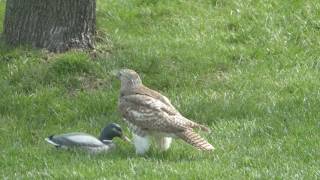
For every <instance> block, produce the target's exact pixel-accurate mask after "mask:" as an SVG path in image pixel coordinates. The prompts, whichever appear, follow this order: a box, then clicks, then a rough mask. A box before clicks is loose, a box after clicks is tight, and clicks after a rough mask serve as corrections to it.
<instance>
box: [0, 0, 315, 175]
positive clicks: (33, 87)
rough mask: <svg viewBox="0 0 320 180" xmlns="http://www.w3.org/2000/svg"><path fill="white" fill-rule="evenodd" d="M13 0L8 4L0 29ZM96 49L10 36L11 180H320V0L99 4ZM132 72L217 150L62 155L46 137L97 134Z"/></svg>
mask: <svg viewBox="0 0 320 180" xmlns="http://www.w3.org/2000/svg"><path fill="white" fill-rule="evenodd" d="M4 7H5V2H4V1H0V21H1V22H0V24H1V25H0V28H2V22H3V16H4ZM97 24H98V34H97V54H95V55H93V54H92V53H91V52H80V51H71V52H67V53H63V54H52V53H48V52H46V51H44V50H37V49H30V48H28V47H19V48H9V47H7V46H5V45H4V43H3V40H1V42H0V123H1V126H0V178H1V179H50V178H52V179H318V178H320V151H319V149H320V143H319V142H320V121H319V119H320V113H319V112H320V111H319V110H320V79H319V77H320V2H319V1H318V0H306V1H302V0H298V1H289V0H283V1H278V0H266V1H250V0H232V1H220V0H200V1H188V0H163V1H155V0H131V1H128V0H120V1H119V0H104V1H102V0H98V4H97ZM124 67H126V68H131V69H134V70H136V71H137V72H139V73H140V75H141V77H142V79H143V82H144V84H145V85H147V86H148V87H150V88H152V89H156V90H158V91H160V92H162V93H163V94H164V95H166V96H167V97H169V99H171V101H172V103H173V104H174V105H175V106H176V107H177V109H179V111H180V112H181V113H182V114H184V115H185V116H186V117H188V118H190V119H193V120H195V121H196V122H199V123H202V124H205V125H207V126H209V127H211V129H212V133H210V134H206V133H201V134H202V135H203V136H204V137H205V138H206V139H208V141H209V142H210V143H212V144H213V145H214V146H215V148H216V150H215V151H214V152H211V153H205V152H199V151H197V150H195V149H193V148H192V147H191V146H189V145H187V144H185V143H183V142H182V141H180V140H175V141H174V143H173V145H172V148H171V149H169V151H167V152H165V153H161V152H159V151H158V150H157V149H156V148H152V149H151V151H150V152H148V153H147V154H146V155H144V156H138V155H136V154H135V150H134V148H133V147H132V146H131V145H129V144H125V143H124V142H122V141H121V140H115V141H116V143H117V145H118V149H117V150H116V151H114V152H112V153H109V154H100V155H96V156H93V155H87V154H86V153H84V152H81V151H79V152H73V151H58V150H56V149H54V148H53V147H51V146H50V145H49V144H47V143H46V142H45V141H44V138H45V137H47V136H48V135H51V134H55V133H64V132H72V131H83V132H87V133H91V134H95V135H98V134H99V132H100V130H101V128H102V127H103V126H104V125H105V124H106V123H108V122H117V123H119V124H121V125H122V127H123V128H124V129H125V131H126V133H129V131H128V129H127V127H126V124H125V123H123V121H122V120H121V117H120V114H119V113H118V112H117V99H118V94H119V88H120V83H119V82H118V80H117V79H115V78H114V77H113V76H111V74H110V72H111V71H112V70H114V69H120V68H124Z"/></svg>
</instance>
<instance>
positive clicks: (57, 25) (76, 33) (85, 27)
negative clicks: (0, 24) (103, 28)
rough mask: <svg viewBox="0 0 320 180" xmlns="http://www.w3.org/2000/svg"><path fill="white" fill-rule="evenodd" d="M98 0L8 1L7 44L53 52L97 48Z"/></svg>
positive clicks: (5, 27) (5, 30)
mask: <svg viewBox="0 0 320 180" xmlns="http://www.w3.org/2000/svg"><path fill="white" fill-rule="evenodd" d="M95 9H96V2H95V0H7V4H6V13H5V20H4V38H5V41H6V42H7V43H8V44H10V45H13V46H16V45H20V44H31V45H32V46H33V47H39V48H46V49H48V50H49V51H54V52H63V51H67V50H69V49H71V48H81V49H87V48H93V36H94V34H95V28H96V14H95Z"/></svg>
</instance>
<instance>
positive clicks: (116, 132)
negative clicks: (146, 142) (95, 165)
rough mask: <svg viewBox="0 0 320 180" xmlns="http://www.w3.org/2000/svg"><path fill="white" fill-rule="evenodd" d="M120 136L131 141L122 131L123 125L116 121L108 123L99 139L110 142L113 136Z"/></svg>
mask: <svg viewBox="0 0 320 180" xmlns="http://www.w3.org/2000/svg"><path fill="white" fill-rule="evenodd" d="M115 137H118V138H121V139H123V140H125V141H128V142H130V140H129V138H128V137H127V136H125V135H124V134H123V132H122V129H121V127H120V126H119V125H118V124H116V123H110V124H108V125H107V126H106V127H105V128H104V129H103V130H102V132H101V134H100V137H99V140H100V141H102V142H103V143H109V142H111V141H112V139H113V138H115Z"/></svg>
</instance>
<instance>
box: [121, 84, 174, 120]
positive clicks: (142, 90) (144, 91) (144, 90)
mask: <svg viewBox="0 0 320 180" xmlns="http://www.w3.org/2000/svg"><path fill="white" fill-rule="evenodd" d="M121 94H122V96H129V95H145V96H149V97H151V98H154V99H157V100H159V101H161V102H162V103H164V104H165V105H166V108H165V109H164V110H165V111H167V112H168V113H170V114H171V115H174V114H180V113H179V111H177V110H176V109H175V107H174V106H173V105H172V104H171V102H170V100H169V99H168V98H167V97H165V96H163V95H162V94H160V93H158V92H157V91H154V90H152V89H149V88H148V87H146V86H143V85H142V86H138V87H137V88H134V89H130V90H129V91H123V92H122V93H121Z"/></svg>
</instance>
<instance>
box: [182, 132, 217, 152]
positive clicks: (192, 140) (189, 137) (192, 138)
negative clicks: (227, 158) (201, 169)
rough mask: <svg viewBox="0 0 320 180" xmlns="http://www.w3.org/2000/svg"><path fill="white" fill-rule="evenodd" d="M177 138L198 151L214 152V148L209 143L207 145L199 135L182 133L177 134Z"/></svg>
mask: <svg viewBox="0 0 320 180" xmlns="http://www.w3.org/2000/svg"><path fill="white" fill-rule="evenodd" d="M177 136H178V137H180V138H181V139H183V140H184V141H185V142H187V143H189V144H191V145H192V146H194V147H195V148H197V149H199V150H203V151H212V150H214V147H213V146H212V145H211V144H210V143H208V142H207V141H206V140H205V139H203V138H202V137H201V136H200V135H199V134H197V133H195V132H193V131H192V130H186V131H183V132H181V133H178V134H177Z"/></svg>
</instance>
